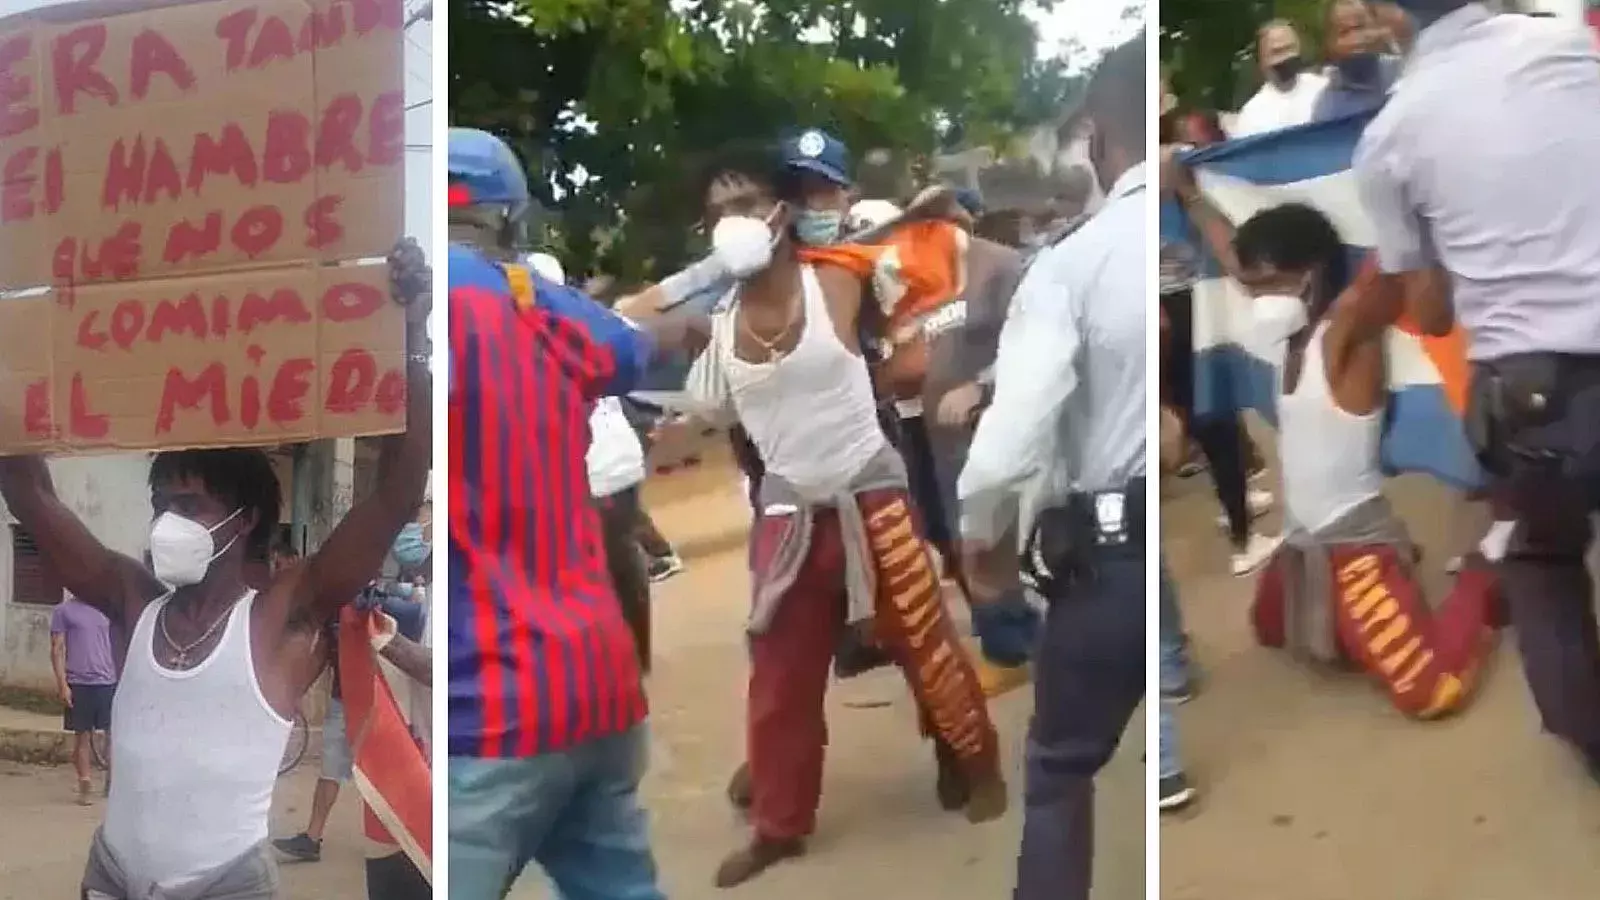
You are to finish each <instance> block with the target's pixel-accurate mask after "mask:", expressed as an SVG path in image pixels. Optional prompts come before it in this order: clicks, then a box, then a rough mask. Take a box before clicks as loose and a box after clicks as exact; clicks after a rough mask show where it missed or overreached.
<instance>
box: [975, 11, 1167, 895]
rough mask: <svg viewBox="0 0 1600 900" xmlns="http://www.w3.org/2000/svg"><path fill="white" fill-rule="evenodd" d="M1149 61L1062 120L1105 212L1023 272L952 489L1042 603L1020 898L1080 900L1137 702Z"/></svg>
mask: <svg viewBox="0 0 1600 900" xmlns="http://www.w3.org/2000/svg"><path fill="white" fill-rule="evenodd" d="M1146 59H1147V56H1146V38H1145V35H1144V34H1142V33H1141V34H1140V35H1139V36H1137V37H1135V38H1133V39H1132V40H1130V41H1128V42H1126V43H1124V44H1122V45H1121V46H1119V47H1117V48H1116V49H1114V50H1112V51H1111V52H1110V53H1109V54H1108V55H1107V56H1106V57H1105V59H1104V60H1103V61H1102V62H1101V63H1100V65H1099V67H1098V68H1097V69H1096V70H1095V72H1094V74H1093V75H1091V76H1090V81H1089V86H1088V89H1087V91H1086V96H1085V99H1084V101H1083V106H1082V108H1081V109H1080V110H1079V111H1078V112H1076V113H1075V114H1074V115H1073V116H1072V117H1070V118H1069V120H1068V124H1067V127H1068V128H1069V129H1070V130H1071V131H1073V132H1075V133H1080V134H1084V135H1086V136H1087V144H1088V158H1089V160H1090V162H1091V163H1092V165H1093V167H1094V171H1095V174H1096V177H1097V179H1098V180H1099V182H1100V184H1101V185H1102V186H1103V187H1104V189H1105V195H1106V201H1105V203H1104V205H1103V206H1102V207H1101V208H1100V210H1099V211H1098V212H1097V213H1096V214H1095V215H1094V216H1093V217H1091V218H1089V219H1088V220H1087V221H1086V222H1084V223H1082V224H1081V225H1080V227H1079V228H1078V229H1077V230H1076V231H1073V232H1072V233H1070V234H1068V235H1066V236H1065V237H1064V238H1062V239H1061V240H1060V241H1059V242H1058V243H1056V244H1054V245H1053V246H1050V247H1048V248H1046V249H1044V250H1043V251H1041V252H1040V254H1039V256H1038V257H1037V258H1036V259H1035V260H1034V261H1033V263H1032V265H1031V266H1030V267H1029V268H1028V270H1027V272H1026V273H1025V274H1024V275H1023V277H1022V282H1021V284H1020V285H1019V286H1018V288H1017V294H1016V297H1015V299H1014V300H1013V301H1012V304H1011V311H1010V314H1009V315H1008V317H1007V318H1006V320H1005V325H1004V326H1003V328H1002V329H1001V332H1000V340H999V349H998V353H997V356H996V359H995V364H994V365H995V386H994V398H993V401H992V402H991V403H990V405H989V408H988V410H987V411H986V412H985V413H984V415H983V417H982V418H981V419H979V420H978V424H977V431H976V433H975V434H974V435H973V438H972V444H971V446H970V448H969V450H968V455H967V462H966V466H965V468H963V469H962V471H961V477H960V480H959V482H958V484H957V490H958V494H959V496H960V501H961V539H962V541H963V544H964V546H965V547H966V548H967V552H968V553H969V554H970V555H971V556H972V557H974V558H976V557H979V556H981V555H982V554H984V553H985V552H989V551H992V550H993V549H995V548H996V547H998V546H1000V545H1001V544H1002V542H1003V541H1005V540H1006V539H1007V535H1008V533H1011V530H1012V526H1013V525H1016V526H1017V527H1018V529H1019V531H1020V533H1021V534H1022V535H1023V536H1024V540H1023V551H1024V552H1023V564H1022V568H1023V575H1024V577H1025V578H1027V579H1028V580H1029V581H1030V582H1031V583H1032V584H1033V585H1034V586H1035V588H1036V590H1037V591H1038V593H1039V594H1040V595H1042V596H1043V597H1044V598H1045V601H1046V603H1047V612H1046V614H1045V621H1044V627H1043V630H1042V633H1041V637H1040V640H1039V645H1038V649H1037V650H1036V651H1035V654H1034V709H1033V720H1032V722H1031V723H1030V725H1029V730H1028V742H1027V761H1026V777H1027V785H1026V789H1025V791H1024V797H1025V802H1026V808H1025V813H1024V819H1023V829H1022V849H1021V853H1020V854H1019V857H1018V862H1017V883H1016V891H1015V893H1014V894H1013V897H1014V898H1015V900H1086V898H1088V896H1089V889H1090V883H1091V880H1092V879H1091V874H1092V869H1093V856H1094V852H1093V851H1094V802H1095V801H1094V794H1095V790H1094V779H1095V776H1096V774H1097V773H1098V772H1099V771H1100V769H1101V768H1103V767H1104V766H1105V765H1106V763H1107V762H1109V761H1110V759H1111V757H1112V755H1113V754H1114V753H1115V752H1116V748H1117V744H1118V743H1119V742H1120V740H1121V737H1122V733H1123V731H1124V729H1126V727H1127V724H1128V721H1129V720H1130V719H1131V718H1132V717H1133V713H1134V710H1135V709H1136V708H1137V707H1138V706H1139V704H1140V702H1141V701H1142V700H1143V698H1144V687H1145V605H1146V604H1145V596H1146V579H1145V539H1146V535H1145V496H1146V495H1145V459H1146V453H1145V444H1146V438H1145V403H1146V399H1145V397H1146V390H1145V383H1146V382H1145V379H1146V372H1147V371H1148V368H1149V366H1148V362H1149V360H1148V358H1147V356H1146V353H1145V345H1146V336H1147V334H1148V330H1147V327H1146V319H1147V316H1146V311H1147V309H1148V308H1149V304H1148V299H1147V298H1148V296H1149V295H1148V284H1149V276H1150V274H1151V273H1150V272H1149V267H1148V265H1147V264H1146V258H1145V247H1146V244H1147V238H1148V234H1149V231H1148V226H1147V224H1146V217H1145V209H1146V206H1147V196H1146V193H1145V191H1146V184H1145V178H1146V175H1145V138H1146V128H1147V120H1146V115H1145V108H1146V97H1147V90H1148V82H1147V81H1146V77H1145V61H1146ZM1029 488H1032V490H1029ZM1029 494H1032V495H1031V496H1030V495H1029ZM1013 540H1014V538H1013ZM979 568H980V566H979V564H978V563H977V562H974V564H973V566H972V567H971V570H972V571H977V570H978V569H979Z"/></svg>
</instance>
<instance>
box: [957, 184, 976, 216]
mask: <svg viewBox="0 0 1600 900" xmlns="http://www.w3.org/2000/svg"><path fill="white" fill-rule="evenodd" d="M955 196H956V202H957V203H959V204H961V208H962V209H965V210H966V211H967V215H969V216H972V217H973V218H974V219H976V218H980V217H981V216H982V215H983V195H982V194H980V193H978V192H977V191H976V190H973V189H972V188H957V189H956V194H955Z"/></svg>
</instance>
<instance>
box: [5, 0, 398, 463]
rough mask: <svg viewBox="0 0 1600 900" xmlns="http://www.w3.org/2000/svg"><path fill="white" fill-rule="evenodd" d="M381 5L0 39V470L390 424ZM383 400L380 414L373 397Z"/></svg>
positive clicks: (99, 14)
mask: <svg viewBox="0 0 1600 900" xmlns="http://www.w3.org/2000/svg"><path fill="white" fill-rule="evenodd" d="M404 15H405V10H404V3H403V0H260V2H241V0H200V2H178V3H172V2H167V3H161V2H154V3H145V4H136V3H132V2H123V0H98V2H91V3H79V4H71V5H69V6H65V7H54V8H50V7H47V8H45V9H42V10H37V11H33V12H29V13H25V14H21V15H18V16H12V17H9V18H6V19H0V290H4V291H10V292H16V291H19V290H23V289H30V288H37V289H40V290H36V291H32V292H29V293H27V294H26V295H24V296H17V295H15V293H13V294H11V295H8V296H0V453H17V452H36V451H54V450H74V451H77V450H102V449H104V450H108V449H137V448H155V447H178V446H202V445H227V444H264V443H276V442H280V441H289V440H308V439H312V438H321V437H345V436H355V435H367V434H378V433H384V432H391V431H395V430H398V429H399V428H401V427H403V425H404V411H403V410H404V403H403V396H404V317H403V314H402V310H401V309H400V308H399V307H398V306H397V305H396V304H395V303H393V302H392V301H391V300H390V299H389V296H388V288H387V274H386V272H385V269H384V267H383V265H382V264H381V263H380V264H377V265H373V266H366V267H361V266H352V265H351V264H350V263H351V261H353V260H358V259H371V258H373V257H381V256H383V255H384V254H386V253H387V252H388V251H389V249H390V248H391V247H392V246H393V244H394V242H395V241H396V240H397V239H398V238H399V236H400V229H401V222H402V218H403V200H404V197H403V194H402V192H403V190H404V185H403V175H404V156H405V135H404V99H403V97H404V95H403V89H402V78H401V76H402V68H401V64H402V46H403V39H404V37H403V19H404ZM397 398H398V399H397Z"/></svg>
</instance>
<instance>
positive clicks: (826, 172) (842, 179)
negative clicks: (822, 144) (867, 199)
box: [784, 157, 855, 188]
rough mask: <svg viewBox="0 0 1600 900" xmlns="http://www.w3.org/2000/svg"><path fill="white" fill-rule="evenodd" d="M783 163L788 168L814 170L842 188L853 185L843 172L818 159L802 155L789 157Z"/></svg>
mask: <svg viewBox="0 0 1600 900" xmlns="http://www.w3.org/2000/svg"><path fill="white" fill-rule="evenodd" d="M784 165H785V167H787V168H790V169H802V170H804V171H807V172H814V173H816V174H818V175H821V176H822V177H823V178H826V179H828V180H829V181H831V182H833V183H834V184H837V185H838V186H839V187H842V188H848V187H855V184H854V183H853V182H851V180H850V179H849V178H848V177H847V176H846V175H845V174H844V173H843V172H841V171H839V170H838V169H836V168H834V167H833V166H830V165H828V164H827V163H825V162H823V161H822V160H820V159H810V158H806V157H802V158H800V159H791V160H789V161H788V162H787V163H785V164H784Z"/></svg>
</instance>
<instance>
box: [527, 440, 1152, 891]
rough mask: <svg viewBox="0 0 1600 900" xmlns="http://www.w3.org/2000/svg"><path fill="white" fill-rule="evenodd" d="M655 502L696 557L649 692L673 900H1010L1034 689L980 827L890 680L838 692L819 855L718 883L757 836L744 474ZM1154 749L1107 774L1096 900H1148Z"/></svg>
mask: <svg viewBox="0 0 1600 900" xmlns="http://www.w3.org/2000/svg"><path fill="white" fill-rule="evenodd" d="M650 495H651V496H650V506H651V509H652V511H653V513H654V515H655V519H656V522H657V524H658V525H659V526H660V527H661V529H662V530H663V531H664V532H666V533H667V535H668V536H669V537H670V538H671V539H672V540H673V541H674V543H676V544H677V545H678V547H679V550H680V552H682V553H683V554H684V555H685V556H686V557H687V558H688V564H689V570H688V571H687V572H685V573H684V574H682V575H680V576H678V577H677V578H675V579H673V580H671V581H669V582H667V583H665V584H663V585H659V586H658V587H657V589H656V593H655V601H654V609H655V636H656V645H657V648H658V650H657V658H656V668H655V673H654V675H653V676H652V677H651V681H650V686H649V687H650V695H651V702H652V704H653V710H654V712H653V717H652V737H653V741H654V749H655V753H654V762H653V766H652V769H651V772H650V776H649V781H648V783H647V788H646V794H647V797H646V799H647V803H648V804H649V808H650V810H651V813H652V828H653V829H654V839H655V846H656V854H657V859H658V861H659V862H660V865H661V868H662V870H663V874H664V879H665V887H666V889H667V894H668V896H670V897H672V898H674V900H711V898H715V897H761V898H762V900H802V898H804V900H812V898H816V897H850V898H856V897H873V898H881V900H979V898H981V900H995V898H1001V897H1009V896H1010V894H1011V887H1012V880H1013V870H1014V868H1015V861H1016V851H1017V843H1018V838H1019V834H1020V828H1021V817H1020V796H1021V794H1020V791H1021V787H1022V770H1021V751H1022V737H1023V731H1024V726H1025V723H1026V721H1027V716H1028V711H1029V709H1030V708H1031V703H1032V699H1031V696H1029V694H1028V692H1026V691H1017V692H1013V693H1012V694H1011V695H1008V696H1007V697H1005V698H1002V699H1001V700H1000V702H998V703H997V704H995V706H994V710H993V711H994V715H995V717H996V719H997V724H998V726H999V728H1000V732H1001V744H1002V746H1003V748H1004V750H1005V754H1006V761H1007V767H1008V770H1009V773H1010V774H1009V776H1008V777H1009V778H1010V781H1011V786H1012V804H1013V807H1012V813H1011V814H1010V815H1008V816H1007V817H1006V818H1005V819H1004V820H1003V821H1001V822H998V823H996V824H993V825H987V826H981V827H973V826H971V825H968V824H967V823H966V822H965V820H963V819H961V818H960V817H959V816H952V815H950V814H947V813H943V812H941V811H940V810H939V808H938V806H937V804H936V803H935V801H934V797H933V758H932V751H931V749H930V748H929V746H928V745H926V744H923V743H922V742H921V741H920V740H919V739H918V737H917V730H916V722H915V719H914V716H913V713H912V707H911V705H910V703H909V701H908V699H907V695H906V690H905V687H904V683H903V682H901V681H899V680H898V677H897V676H895V675H893V674H889V673H875V674H873V675H870V676H866V677H865V678H863V679H857V680H854V681H850V682H845V683H842V684H839V685H836V686H835V687H834V689H833V690H832V691H831V692H830V694H829V701H828V722H829V725H830V729H831V731H830V739H831V743H830V746H829V748H828V754H829V755H828V767H827V782H826V787H825V789H824V796H823V807H822V812H821V819H820V822H819V824H818V833H817V835H816V838H815V839H814V840H813V842H812V844H811V852H810V855H809V856H807V857H806V858H803V859H801V860H799V861H797V862H793V863H789V864H785V865H782V866H779V867H777V868H775V869H773V870H772V871H770V872H768V873H767V874H766V875H764V876H762V877H761V878H759V879H757V880H756V881H754V882H751V883H750V884H748V885H746V886H744V887H743V888H740V889H738V890H735V891H727V892H724V891H718V890H716V889H715V888H713V887H712V885H711V876H712V873H713V872H714V871H715V869H716V866H717V863H718V862H719V861H720V860H721V858H722V856H723V855H724V854H725V853H727V852H728V851H730V850H732V849H733V848H735V847H737V846H738V845H739V842H740V841H741V840H742V839H743V838H744V837H745V834H746V832H745V829H744V827H743V825H742V824H741V823H740V822H739V820H738V819H737V818H736V817H735V816H734V815H733V813H732V812H731V811H730V810H729V808H728V805H727V803H726V801H725V800H724V799H723V794H722V791H723V787H724V785H725V784H726V779H727V776H728V774H729V772H731V771H732V769H733V767H734V766H735V765H736V764H737V763H738V762H739V760H740V758H741V754H742V747H743V739H742V736H741V734H742V733H741V730H740V729H741V727H742V725H743V722H744V715H743V709H744V706H743V703H744V678H745V673H746V663H745V652H744V647H743V644H742V641H741V623H742V621H743V616H744V614H745V609H746V603H747V596H748V594H747V591H748V575H747V570H746V565H745V557H744V530H745V525H746V523H747V522H748V516H749V511H748V507H747V506H745V505H744V503H743V501H742V499H741V497H740V495H739V487H738V484H737V475H736V474H734V473H733V472H732V471H731V470H729V469H727V468H724V467H722V466H721V465H720V464H719V463H718V462H717V461H716V460H714V459H712V458H709V457H708V461H707V464H706V466H705V467H704V468H702V469H699V470H692V471H690V472H686V473H683V474H679V475H674V476H673V477H672V478H670V479H667V480H666V481H665V482H664V483H656V482H654V481H653V482H652V485H651V491H650ZM1140 721H1142V711H1141V716H1140ZM1143 749H1144V728H1143V727H1142V726H1136V727H1135V728H1134V729H1131V730H1130V731H1129V733H1128V735H1127V739H1126V740H1125V741H1124V742H1123V747H1122V750H1121V752H1120V753H1119V754H1118V756H1117V758H1116V759H1115V760H1114V761H1113V762H1112V763H1111V765H1110V766H1109V767H1108V769H1107V770H1106V773H1105V776H1104V777H1103V779H1102V781H1101V786H1100V794H1099V799H1100V811H1101V812H1100V823H1101V833H1100V846H1099V860H1098V882H1099V883H1098V887H1097V891H1096V895H1095V896H1096V898H1097V900H1136V898H1142V897H1143V896H1144V849H1143V848H1144V814H1143V813H1144V784H1143V777H1144V767H1143V766H1142V765H1141V764H1140V762H1139V756H1140V754H1141V753H1142V752H1143ZM525 881H527V882H528V883H527V884H525V885H524V886H523V887H521V888H520V889H519V890H518V891H517V893H516V894H514V896H515V897H516V898H518V900H533V898H545V897H548V896H549V894H548V893H547V892H546V891H545V890H544V888H543V887H542V886H540V885H537V884H535V883H533V882H534V881H535V879H534V878H531V877H530V878H528V879H525Z"/></svg>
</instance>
